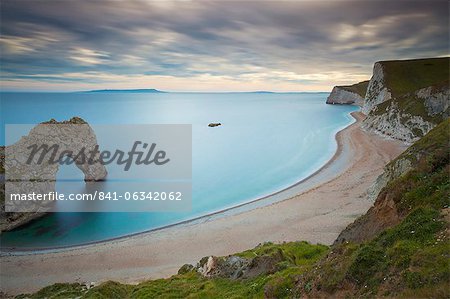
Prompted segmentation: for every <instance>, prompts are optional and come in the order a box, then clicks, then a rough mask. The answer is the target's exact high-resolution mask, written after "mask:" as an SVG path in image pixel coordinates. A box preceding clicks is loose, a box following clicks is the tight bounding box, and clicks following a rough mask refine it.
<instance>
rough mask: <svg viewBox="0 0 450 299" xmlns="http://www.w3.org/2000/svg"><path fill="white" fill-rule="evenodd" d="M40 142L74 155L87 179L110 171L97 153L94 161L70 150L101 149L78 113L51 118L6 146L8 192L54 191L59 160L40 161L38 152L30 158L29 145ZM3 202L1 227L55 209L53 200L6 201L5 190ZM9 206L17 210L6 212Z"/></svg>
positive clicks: (57, 154) (58, 152) (30, 218)
mask: <svg viewBox="0 0 450 299" xmlns="http://www.w3.org/2000/svg"><path fill="white" fill-rule="evenodd" d="M41 145H48V146H52V145H58V147H57V149H56V150H55V152H54V155H55V156H56V157H60V156H61V157H63V156H68V157H70V158H73V159H74V161H75V165H76V166H77V167H78V168H79V169H80V170H81V171H82V172H83V174H84V176H85V181H87V182H88V181H98V180H103V179H104V178H105V177H106V175H107V172H106V168H105V166H104V165H103V164H102V163H101V162H100V160H99V154H98V153H97V154H96V155H93V156H92V159H91V161H87V160H86V159H83V158H82V157H81V156H71V154H70V153H79V152H81V150H82V149H85V150H87V151H91V150H94V149H95V148H97V149H98V144H97V139H96V136H95V133H94V131H93V130H92V128H91V127H90V126H89V125H88V124H87V123H86V122H85V121H84V120H82V119H81V118H78V117H74V118H72V119H70V120H69V121H62V122H58V121H56V120H53V119H52V120H50V121H48V122H45V123H42V124H39V125H37V126H35V127H34V128H33V129H31V131H30V132H29V133H28V135H27V136H23V137H22V138H21V139H20V140H19V141H18V142H16V143H15V144H13V145H10V146H7V147H6V148H5V149H4V151H5V156H6V159H2V161H3V164H2V169H3V168H4V169H5V172H6V174H7V180H6V181H4V182H3V187H2V189H3V191H4V190H5V184H6V187H7V190H6V191H8V193H17V194H24V193H31V192H33V191H34V192H36V193H49V192H54V191H55V184H56V173H57V172H58V169H59V163H49V162H47V161H44V162H42V161H41V162H39V158H40V155H39V154H38V155H35V156H34V157H33V159H31V158H30V156H31V154H30V146H37V147H40V146H41ZM1 205H2V206H1V214H0V231H6V230H11V229H13V228H15V227H18V226H20V225H23V224H25V223H27V222H29V221H30V220H32V219H35V218H38V217H41V216H42V215H44V214H45V213H47V212H49V211H50V210H51V209H52V206H53V205H54V202H52V201H46V202H44V201H17V202H15V201H5V194H4V193H3V195H2V201H1ZM6 210H8V211H15V212H5V211H6ZM22 212H23V213H22Z"/></svg>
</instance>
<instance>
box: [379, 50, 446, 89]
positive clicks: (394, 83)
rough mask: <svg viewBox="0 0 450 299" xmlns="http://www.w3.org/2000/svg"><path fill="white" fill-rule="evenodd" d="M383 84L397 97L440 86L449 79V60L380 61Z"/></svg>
mask: <svg viewBox="0 0 450 299" xmlns="http://www.w3.org/2000/svg"><path fill="white" fill-rule="evenodd" d="M381 64H382V65H383V68H384V71H385V74H386V76H385V83H386V85H387V87H388V88H389V89H390V91H391V93H392V95H393V96H394V97H397V96H399V95H403V94H405V93H410V92H413V91H415V90H418V89H420V88H425V87H428V86H433V85H440V84H444V83H445V82H447V85H448V80H449V77H450V71H449V70H450V58H448V57H444V58H427V59H414V60H393V61H382V62H381Z"/></svg>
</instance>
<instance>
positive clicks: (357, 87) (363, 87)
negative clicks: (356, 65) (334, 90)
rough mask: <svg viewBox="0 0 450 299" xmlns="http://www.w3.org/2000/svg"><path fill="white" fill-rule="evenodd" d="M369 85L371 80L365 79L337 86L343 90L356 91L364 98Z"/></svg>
mask: <svg viewBox="0 0 450 299" xmlns="http://www.w3.org/2000/svg"><path fill="white" fill-rule="evenodd" d="M367 86H369V81H368V80H367V81H363V82H359V83H356V84H353V85H344V86H337V87H339V88H341V89H343V90H346V91H350V92H354V93H356V94H358V95H359V96H361V97H362V98H364V97H365V96H366V91H367Z"/></svg>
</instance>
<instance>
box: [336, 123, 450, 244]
mask: <svg viewBox="0 0 450 299" xmlns="http://www.w3.org/2000/svg"><path fill="white" fill-rule="evenodd" d="M449 131H450V120H448V119H447V120H446V121H444V122H442V123H441V124H440V125H439V126H437V127H436V128H434V129H432V130H431V131H430V132H429V133H428V134H427V135H426V136H425V137H423V138H422V139H421V140H419V141H418V142H416V143H415V144H414V145H412V146H411V147H410V148H408V149H407V150H406V151H405V152H404V153H403V154H401V155H400V156H399V157H398V158H396V159H395V160H394V161H392V162H391V163H389V164H388V165H386V167H385V168H384V172H383V174H381V175H380V176H379V177H378V178H377V180H376V182H375V183H374V185H373V186H372V187H371V189H370V190H369V198H370V199H375V203H374V205H373V207H372V208H370V209H369V211H368V212H367V214H365V215H364V216H362V217H360V218H359V219H357V220H356V221H355V222H354V223H352V224H350V225H349V226H348V227H347V228H346V229H345V230H344V231H342V232H341V234H340V235H339V237H338V238H337V239H336V241H335V244H340V243H344V242H348V241H351V242H363V241H366V240H369V239H371V238H373V237H375V236H376V235H378V234H379V233H380V232H381V231H383V230H385V229H387V228H389V227H392V226H394V225H397V224H398V223H399V222H400V221H401V220H402V219H403V218H405V216H406V215H407V213H408V212H409V211H410V210H411V207H407V209H405V207H404V206H402V203H401V202H399V199H400V200H403V199H402V198H399V196H398V195H399V194H398V190H397V187H396V186H395V183H397V184H399V185H400V181H401V180H404V179H405V178H404V175H405V174H407V173H408V172H410V171H411V170H416V171H417V169H418V170H419V171H427V172H432V171H434V169H433V166H434V165H433V166H432V167H431V168H429V167H424V166H423V164H425V163H427V162H428V161H427V162H425V160H430V159H431V157H435V158H436V160H440V161H436V162H435V163H442V164H443V165H444V166H443V167H444V168H445V167H448V132H449ZM446 165H447V166H446ZM393 182H394V183H393ZM402 187H403V186H402ZM417 204H420V203H417Z"/></svg>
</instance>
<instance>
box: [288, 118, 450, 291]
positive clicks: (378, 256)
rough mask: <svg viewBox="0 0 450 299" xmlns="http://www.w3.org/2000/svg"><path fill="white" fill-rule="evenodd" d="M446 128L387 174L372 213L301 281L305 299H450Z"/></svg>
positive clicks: (347, 232)
mask: <svg viewBox="0 0 450 299" xmlns="http://www.w3.org/2000/svg"><path fill="white" fill-rule="evenodd" d="M449 130H450V120H448V119H447V120H445V121H443V122H442V123H441V124H439V125H438V126H437V127H435V128H434V129H432V130H431V131H430V132H429V133H428V134H427V135H425V136H424V137H423V138H422V139H420V140H419V141H418V142H416V143H414V145H412V146H411V147H409V148H408V149H407V150H406V151H405V152H404V153H403V154H401V155H400V156H399V157H398V158H397V159H396V160H394V161H392V162H391V163H390V164H388V165H387V166H386V168H385V172H384V174H383V175H382V176H380V179H379V180H378V182H377V184H378V186H377V188H375V189H376V191H378V192H379V189H380V188H381V192H379V194H378V196H377V198H376V201H375V203H374V205H373V207H372V208H370V210H369V211H368V212H367V213H366V214H365V215H363V216H361V217H360V218H358V219H357V220H356V221H355V222H354V223H352V224H351V225H349V226H348V227H347V228H346V229H345V230H344V231H343V232H342V233H341V234H340V235H339V237H338V239H337V240H336V242H335V244H334V245H333V246H332V248H331V251H330V253H329V254H328V255H327V257H326V258H324V259H322V260H321V261H320V262H318V263H317V264H315V266H314V268H313V269H312V270H311V271H308V272H306V273H305V274H303V275H302V276H301V277H300V278H299V279H298V280H297V281H298V283H297V290H299V291H303V292H305V290H306V294H305V293H303V294H305V295H303V296H300V297H302V298H372V297H373V298H380V297H385V296H387V297H389V298H440V297H442V298H448V297H449V296H450V289H449V288H448V281H449V279H450V267H449V261H448V248H449V245H450V241H449V238H450V233H449V229H448V228H449V223H450V217H449V216H450V211H449V210H450V209H449V208H448V207H449V198H450V197H449V196H450V194H449V193H450V185H449V177H448V171H449V170H450V168H449V167H450V165H449V147H448V132H449Z"/></svg>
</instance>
